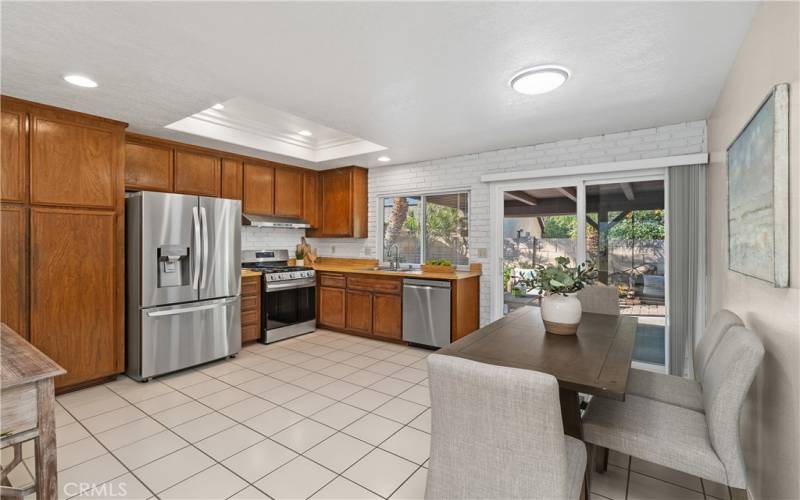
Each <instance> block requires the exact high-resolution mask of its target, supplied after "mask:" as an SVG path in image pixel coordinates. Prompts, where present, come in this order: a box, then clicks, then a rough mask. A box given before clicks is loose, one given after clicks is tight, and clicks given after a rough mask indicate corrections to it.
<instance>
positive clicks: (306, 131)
mask: <svg viewBox="0 0 800 500" xmlns="http://www.w3.org/2000/svg"><path fill="white" fill-rule="evenodd" d="M298 134H300V135H302V136H303V137H311V131H310V130H301V131H300V132H298Z"/></svg>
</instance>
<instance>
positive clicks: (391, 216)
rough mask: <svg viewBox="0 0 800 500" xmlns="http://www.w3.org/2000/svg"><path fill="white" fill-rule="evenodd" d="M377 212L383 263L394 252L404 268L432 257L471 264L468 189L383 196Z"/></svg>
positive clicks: (379, 253)
mask: <svg viewBox="0 0 800 500" xmlns="http://www.w3.org/2000/svg"><path fill="white" fill-rule="evenodd" d="M377 215H378V217H377V220H378V224H379V227H378V234H380V235H382V237H379V238H378V253H377V254H378V255H379V256H380V260H381V266H382V267H383V266H388V265H389V263H391V262H392V261H393V260H394V258H395V252H397V256H398V260H399V262H400V265H401V266H402V267H404V268H405V267H408V265H411V266H414V267H417V266H419V265H420V264H423V263H425V262H427V261H429V260H432V259H447V260H449V261H450V262H451V263H453V264H454V265H467V264H469V192H466V191H461V192H444V193H435V194H418V195H414V194H411V195H397V196H390V195H389V196H381V197H380V198H379V199H378V214H377ZM381 225H382V226H381Z"/></svg>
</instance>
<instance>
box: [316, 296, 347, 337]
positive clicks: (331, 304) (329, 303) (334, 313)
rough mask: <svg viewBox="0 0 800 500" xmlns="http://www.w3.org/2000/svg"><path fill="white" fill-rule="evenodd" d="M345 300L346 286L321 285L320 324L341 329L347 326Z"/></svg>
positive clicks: (318, 319) (318, 317)
mask: <svg viewBox="0 0 800 500" xmlns="http://www.w3.org/2000/svg"><path fill="white" fill-rule="evenodd" d="M345 300H346V297H345V290H344V288H331V287H326V286H321V287H319V313H318V314H317V321H318V323H319V324H320V326H327V327H331V328H339V329H342V328H344V327H345V314H344V307H345Z"/></svg>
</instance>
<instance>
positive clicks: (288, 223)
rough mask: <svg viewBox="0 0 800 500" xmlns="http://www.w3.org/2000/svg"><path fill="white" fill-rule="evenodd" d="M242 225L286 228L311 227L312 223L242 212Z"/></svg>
mask: <svg viewBox="0 0 800 500" xmlns="http://www.w3.org/2000/svg"><path fill="white" fill-rule="evenodd" d="M242 225H243V226H253V227H281V228H285V229H308V228H310V227H311V224H309V223H308V222H306V221H304V220H300V219H290V218H288V217H273V216H271V215H253V214H242Z"/></svg>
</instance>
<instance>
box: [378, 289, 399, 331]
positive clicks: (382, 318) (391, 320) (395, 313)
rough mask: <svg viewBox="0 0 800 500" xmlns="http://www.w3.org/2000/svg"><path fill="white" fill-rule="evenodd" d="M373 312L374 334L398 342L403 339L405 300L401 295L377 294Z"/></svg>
mask: <svg viewBox="0 0 800 500" xmlns="http://www.w3.org/2000/svg"><path fill="white" fill-rule="evenodd" d="M372 311H373V313H372V318H373V319H372V333H374V334H375V335H378V336H380V337H387V338H391V339H397V340H400V339H402V338H403V299H402V297H401V296H400V295H383V294H380V293H376V294H375V295H374V296H373V302H372Z"/></svg>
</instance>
